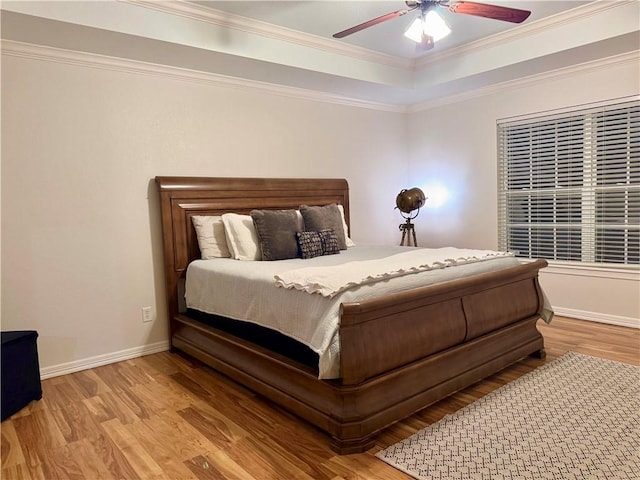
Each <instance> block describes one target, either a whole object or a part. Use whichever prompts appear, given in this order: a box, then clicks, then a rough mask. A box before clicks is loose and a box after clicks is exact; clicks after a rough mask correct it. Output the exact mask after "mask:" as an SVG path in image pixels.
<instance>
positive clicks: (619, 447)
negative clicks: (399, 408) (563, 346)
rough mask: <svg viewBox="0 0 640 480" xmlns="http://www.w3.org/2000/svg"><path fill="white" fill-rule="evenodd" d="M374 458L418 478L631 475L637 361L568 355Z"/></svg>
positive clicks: (639, 436) (636, 445)
mask: <svg viewBox="0 0 640 480" xmlns="http://www.w3.org/2000/svg"><path fill="white" fill-rule="evenodd" d="M376 456H377V457H379V458H380V459H382V460H384V461H385V462H387V463H389V464H390V465H392V466H394V467H395V468H397V469H399V470H402V471H403V472H405V473H407V474H408V475H411V476H412V477H414V478H417V479H420V480H435V479H437V480H445V479H446V480H462V479H465V480H466V479H473V480H476V479H481V480H507V479H509V480H529V479H532V480H533V479H535V480H546V479H554V480H573V479H589V480H596V479H603V480H604V479H606V480H614V479H615V480H623V479H624V480H626V479H629V480H631V479H634V480H638V479H640V367H635V366H633V365H627V364H623V363H618V362H614V361H611V360H603V359H600V358H595V357H590V356H588V355H582V354H579V353H574V352H569V353H567V354H566V355H563V356H562V357H560V358H559V359H557V360H555V361H553V362H550V363H548V364H546V365H544V366H542V367H540V368H538V369H536V370H534V371H533V372H530V373H528V374H526V375H523V376H522V377H520V378H519V379H517V380H515V381H513V382H511V383H509V384H507V385H505V386H503V387H501V388H499V389H497V390H495V391H493V392H491V393H490V394H488V395H486V396H484V397H483V398H481V399H479V400H477V401H476V402H474V403H472V404H471V405H468V406H467V407H465V408H463V409H461V410H459V411H457V412H456V413H454V414H453V415H449V416H447V417H444V418H443V419H442V420H440V421H439V422H438V423H435V424H433V425H431V426H429V427H427V428H425V429H423V430H421V431H419V432H417V433H416V434H414V435H412V436H411V437H409V438H407V439H406V440H403V441H402V442H399V443H396V444H395V445H392V446H390V447H388V448H387V449H385V450H382V451H380V452H378V453H377V454H376Z"/></svg>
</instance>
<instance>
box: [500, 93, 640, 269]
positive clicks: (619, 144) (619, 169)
mask: <svg viewBox="0 0 640 480" xmlns="http://www.w3.org/2000/svg"><path fill="white" fill-rule="evenodd" d="M498 176H499V179H498V180H499V185H498V196H499V198H498V215H499V219H498V221H499V232H498V234H499V235H498V238H499V243H500V249H503V250H509V251H514V252H516V255H517V256H520V257H528V258H546V259H548V260H559V261H568V262H583V263H591V264H618V265H619V264H626V265H638V264H640V101H639V100H638V99H637V98H634V99H632V100H627V101H619V102H617V103H613V102H612V103H609V104H607V105H604V106H602V105H598V106H593V107H589V108H583V109H581V110H575V111H571V112H563V113H557V114H552V115H545V116H538V117H535V118H527V119H519V120H517V121H505V122H498Z"/></svg>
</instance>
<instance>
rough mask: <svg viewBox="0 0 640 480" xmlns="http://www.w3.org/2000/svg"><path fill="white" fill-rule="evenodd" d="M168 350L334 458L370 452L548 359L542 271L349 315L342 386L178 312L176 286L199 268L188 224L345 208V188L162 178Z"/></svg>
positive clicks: (493, 277)
mask: <svg viewBox="0 0 640 480" xmlns="http://www.w3.org/2000/svg"><path fill="white" fill-rule="evenodd" d="M156 181H157V184H158V186H159V189H160V196H161V208H162V226H163V241H164V261H165V278H166V286H167V306H168V312H169V320H170V325H171V330H170V339H171V347H172V349H178V350H181V351H183V352H185V353H187V354H189V355H192V356H194V357H196V358H198V359H200V360H201V361H203V362H205V363H206V364H208V365H210V366H212V367H213V368H215V369H217V370H218V371H220V372H222V373H223V374H226V375H228V376H229V377H230V378H232V379H234V380H235V381H237V382H239V383H241V384H243V385H245V386H247V387H248V388H251V389H253V390H254V391H256V392H258V393H260V394H262V395H264V396H266V397H268V398H270V399H271V400H273V401H274V402H276V403H278V404H279V405H281V406H282V407H283V408H286V409H288V410H289V411H291V412H293V413H295V414H297V415H299V416H300V417H301V418H303V419H305V420H307V421H309V422H310V423H312V424H314V425H316V426H318V427H319V428H321V429H322V430H324V431H325V432H327V433H328V434H329V435H330V437H331V447H332V448H333V449H334V450H335V451H336V452H338V453H342V454H344V453H356V452H362V451H364V450H367V449H368V448H370V447H371V446H372V445H373V443H374V442H375V436H376V434H377V433H378V432H379V431H380V430H382V429H383V428H385V427H387V426H388V425H391V424H393V423H395V422H397V421H398V420H401V419H402V418H405V417H406V416H408V415H411V414H412V413H414V412H416V411H417V410H420V409H422V408H424V407H426V406H428V405H430V404H432V403H434V402H436V401H438V400H440V399H442V398H444V397H445V396H447V395H449V394H451V393H453V392H455V391H457V390H460V389H462V388H464V387H467V386H468V385H471V384H472V383H474V382H477V381H478V380H481V379H482V378H484V377H486V376H488V375H491V374H493V373H495V372H497V371H498V370H500V369H502V368H504V367H505V366H507V365H509V364H511V363H513V362H516V361H518V360H519V359H521V358H523V357H524V356H526V355H529V354H535V353H539V354H542V352H543V340H542V336H541V335H540V333H539V332H538V330H537V329H536V321H537V320H538V318H539V315H540V312H541V310H542V306H543V296H542V292H541V290H540V287H539V285H538V279H537V276H538V270H539V269H540V268H543V267H544V266H545V265H546V262H545V261H543V260H538V261H536V262H532V263H529V264H524V265H519V266H515V267H512V268H507V269H504V270H500V271H497V272H491V273H484V274H479V275H474V276H471V277H467V278H464V279H460V280H455V281H450V282H445V283H441V284H436V285H431V286H425V287H421V288H416V289H412V290H409V291H406V292H403V293H397V294H393V295H388V296H385V297H381V298H376V299H370V300H367V301H362V302H358V303H348V304H343V305H342V307H341V320H340V344H341V378H340V379H339V380H318V378H317V371H316V370H314V369H313V368H310V367H309V366H307V365H303V364H301V363H298V362H296V361H294V360H292V359H291V358H288V357H286V356H284V355H282V354H279V353H277V352H274V351H272V350H270V349H269V348H266V347H264V346H259V345H256V344H255V343H252V342H250V341H247V340H244V339H242V338H240V337H238V336H236V335H233V334H231V333H228V332H225V331H222V330H220V329H216V328H214V327H212V326H208V325H205V324H204V323H201V322H199V321H197V320H195V319H193V318H190V317H189V316H188V315H187V314H186V313H185V312H181V311H180V307H179V305H180V300H179V294H178V291H179V285H180V282H181V280H182V279H183V277H184V273H185V270H186V267H187V265H188V263H189V262H190V261H191V260H193V259H195V258H198V254H199V252H198V248H197V241H196V237H195V235H194V231H193V227H192V226H191V216H193V215H220V214H222V213H225V212H236V213H248V212H249V211H250V210H251V209H252V208H297V207H298V206H299V205H301V204H307V205H325V204H328V203H340V204H342V205H343V206H344V210H345V213H346V221H347V222H348V221H349V209H348V206H349V197H348V186H347V182H346V181H345V180H340V179H317V180H312V179H247V178H243V179H237V178H236V179H234V178H189V177H158V178H156Z"/></svg>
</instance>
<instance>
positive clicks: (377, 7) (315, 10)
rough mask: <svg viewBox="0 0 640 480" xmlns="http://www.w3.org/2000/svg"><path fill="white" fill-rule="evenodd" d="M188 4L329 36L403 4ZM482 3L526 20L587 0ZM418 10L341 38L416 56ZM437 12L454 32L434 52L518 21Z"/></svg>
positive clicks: (396, 53)
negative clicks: (521, 13)
mask: <svg viewBox="0 0 640 480" xmlns="http://www.w3.org/2000/svg"><path fill="white" fill-rule="evenodd" d="M192 3H196V4H199V5H202V6H204V7H207V8H212V9H216V10H220V11H224V12H228V13H231V14H234V15H240V16H243V17H246V18H251V19H254V20H259V21H261V22H265V23H270V24H273V25H278V26H280V27H285V28H289V29H292V30H298V31H301V32H305V33H309V34H312V35H318V36H320V37H324V38H331V36H332V35H333V34H334V33H336V32H338V31H341V30H344V29H346V28H349V27H352V26H354V25H358V24H360V23H363V22H365V21H367V20H370V19H372V18H376V17H378V16H380V15H384V14H387V13H390V12H395V11H397V10H402V9H406V8H407V7H406V5H405V3H404V1H402V0H395V1H373V2H368V1H327V0H325V1H300V2H297V1H262V2H260V1H226V2H215V1H194V2H192ZM452 3H453V2H452ZM483 3H491V4H492V5H500V6H505V7H513V8H518V9H521V10H528V11H530V12H531V15H530V16H529V18H528V19H527V20H526V22H527V23H531V22H535V21H536V20H541V19H543V18H547V17H549V16H551V15H555V14H558V13H561V12H565V11H567V10H571V9H573V8H577V7H579V6H581V5H584V4H587V3H589V2H588V1H578V0H569V1H560V0H558V1H551V0H546V1H521V0H515V1H514V0H511V1H500V0H498V1H493V0H490V1H489V2H483ZM418 12H419V11H418V10H416V11H414V12H409V13H408V14H406V15H404V16H401V17H397V18H395V19H392V20H388V21H386V22H384V23H382V24H379V25H376V26H374V27H370V28H368V29H366V30H363V31H360V32H358V33H355V34H352V35H349V36H348V37H345V38H344V39H342V40H340V41H342V42H345V43H347V44H350V45H356V46H359V47H363V48H367V49H369V50H374V51H377V52H380V53H385V54H388V55H394V56H398V57H404V58H416V57H419V56H423V55H428V54H429V53H430V52H419V51H416V48H415V43H414V42H413V41H412V40H409V39H408V38H406V37H405V36H404V35H403V33H404V31H405V30H406V29H407V28H408V27H409V25H410V24H411V22H412V21H413V20H414V19H415V18H416V17H418ZM438 13H439V14H440V16H441V17H443V18H444V19H445V21H446V22H447V24H448V25H449V27H450V28H451V29H452V32H453V33H452V34H451V35H449V36H448V37H446V38H444V39H443V40H441V41H439V42H438V43H437V44H436V50H434V51H438V52H442V51H444V50H447V49H450V48H452V47H457V46H460V45H464V44H466V43H470V42H473V41H474V40H478V39H481V38H485V37H488V36H491V35H495V34H498V33H501V32H505V31H506V30H509V29H512V28H516V27H517V26H518V25H517V24H513V23H509V22H503V21H498V20H492V19H488V18H482V17H472V16H469V15H461V14H455V13H451V12H449V11H448V10H447V9H446V8H444V7H443V8H439V9H438Z"/></svg>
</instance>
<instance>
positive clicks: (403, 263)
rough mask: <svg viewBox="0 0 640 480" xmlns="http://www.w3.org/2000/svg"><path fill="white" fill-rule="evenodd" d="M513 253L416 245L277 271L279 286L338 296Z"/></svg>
mask: <svg viewBox="0 0 640 480" xmlns="http://www.w3.org/2000/svg"><path fill="white" fill-rule="evenodd" d="M511 256H513V254H512V253H508V252H495V251H493V250H468V249H460V248H454V247H445V248H414V249H411V250H409V251H407V252H403V253H398V254H396V255H391V256H388V257H384V258H380V259H376V260H361V261H355V262H347V263H343V264H341V265H333V266H326V267H302V268H297V269H295V270H288V271H286V272H283V273H281V274H276V275H275V279H276V284H277V285H278V286H279V287H284V288H295V289H297V290H302V291H304V292H307V293H312V294H313V293H319V294H320V295H322V296H324V297H334V296H335V295H338V294H339V293H340V292H344V291H345V290H347V289H349V288H354V287H356V286H358V285H365V284H367V283H373V282H379V281H381V280H385V279H390V278H394V277H401V276H403V275H410V274H413V273H418V272H424V271H427V270H434V269H437V268H446V267H453V266H456V265H464V264H467V263H475V262H482V261H484V260H490V259H492V258H498V257H511Z"/></svg>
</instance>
